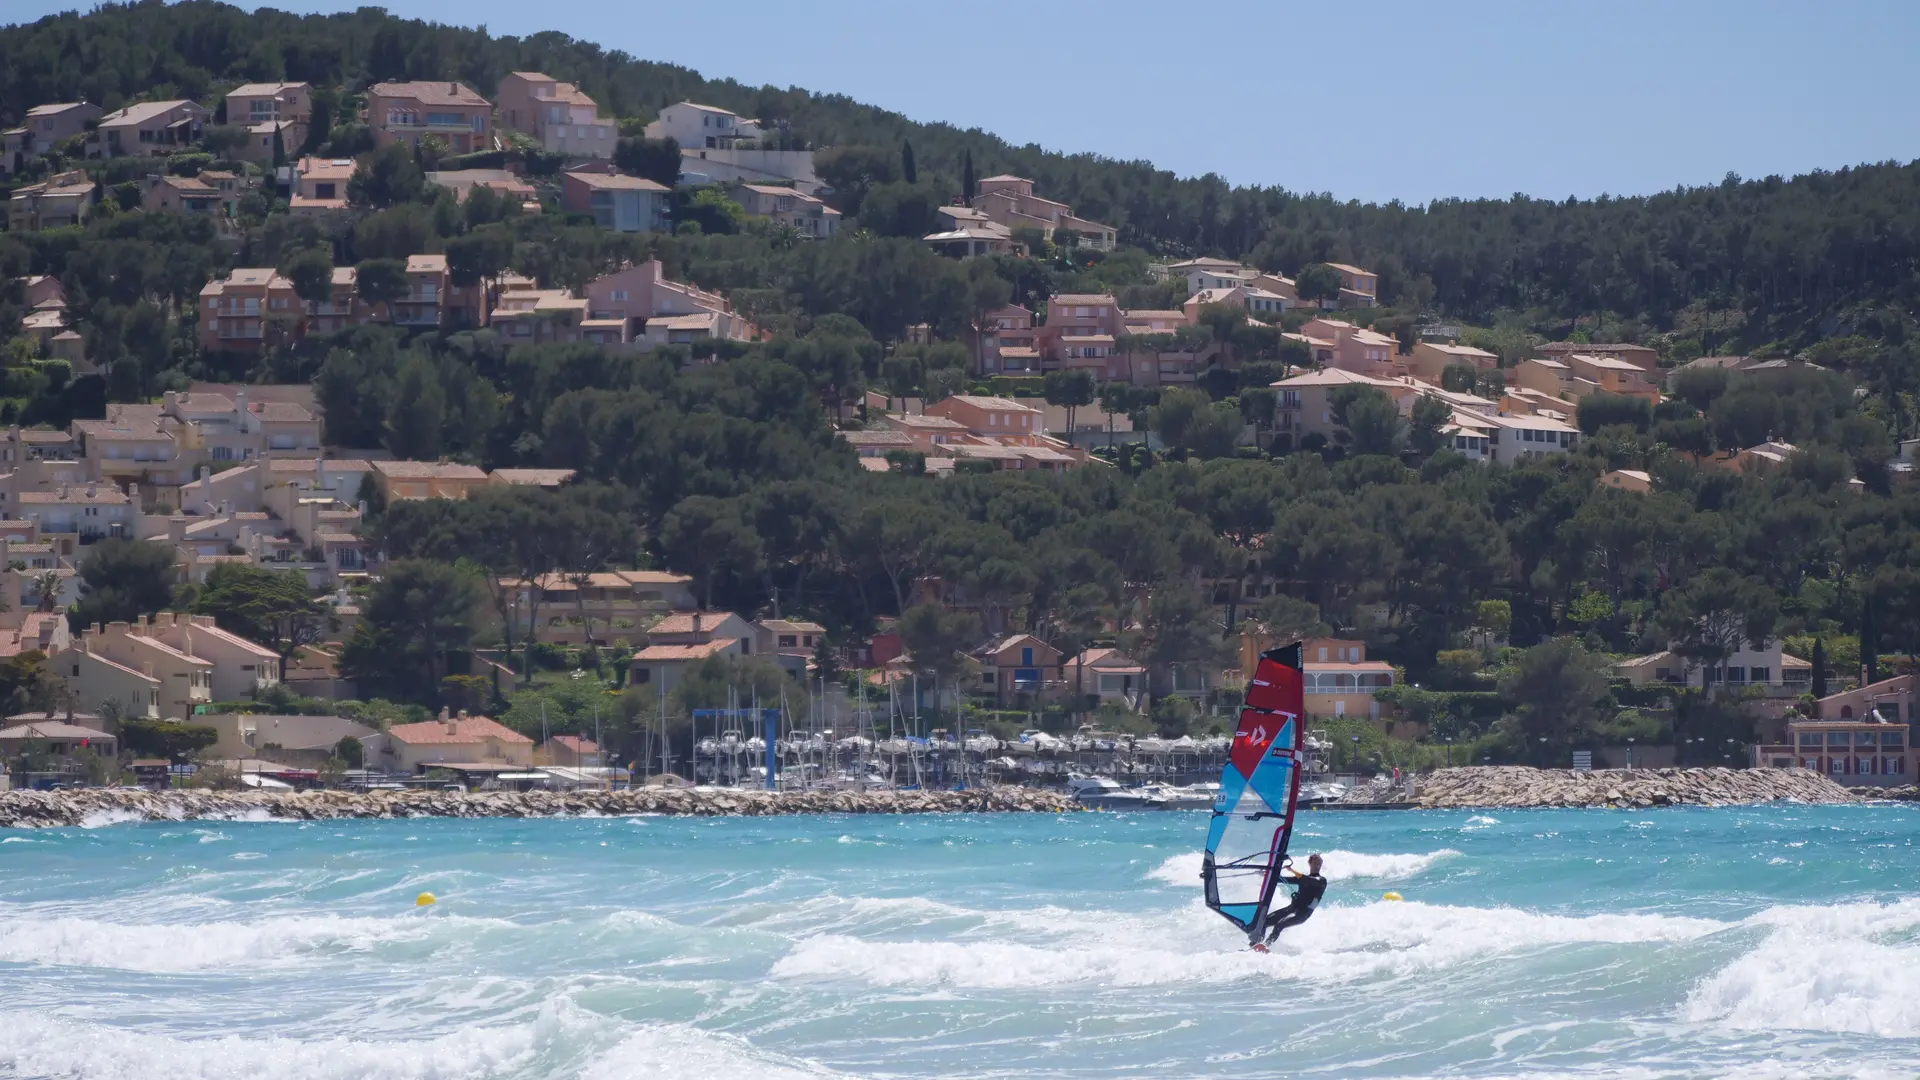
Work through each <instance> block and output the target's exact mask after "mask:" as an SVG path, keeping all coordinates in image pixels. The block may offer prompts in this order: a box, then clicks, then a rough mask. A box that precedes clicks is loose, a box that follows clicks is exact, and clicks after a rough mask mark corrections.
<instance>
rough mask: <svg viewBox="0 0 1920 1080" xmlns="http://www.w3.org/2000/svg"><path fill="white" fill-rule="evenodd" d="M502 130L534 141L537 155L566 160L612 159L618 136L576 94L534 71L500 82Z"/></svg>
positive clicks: (575, 90)
mask: <svg viewBox="0 0 1920 1080" xmlns="http://www.w3.org/2000/svg"><path fill="white" fill-rule="evenodd" d="M495 96H496V97H498V98H499V99H500V100H499V103H498V116H499V119H500V124H501V126H502V127H505V128H507V129H508V130H510V131H518V132H522V133H523V134H526V135H530V136H532V137H533V141H534V142H536V143H539V144H540V148H541V149H542V150H545V151H547V152H548V153H550V154H562V155H565V156H567V157H580V158H598V159H601V160H605V159H608V158H611V157H613V150H614V145H615V143H616V142H618V140H619V130H618V127H617V125H615V123H614V120H613V118H612V117H610V116H603V115H601V113H600V106H599V105H598V104H597V103H596V102H595V101H594V100H593V99H592V98H590V97H588V96H587V95H586V94H585V93H583V92H581V90H580V88H579V87H577V86H575V85H573V84H572V83H569V82H561V81H560V80H558V79H555V78H552V77H551V76H548V75H543V74H541V73H539V72H537V71H515V72H511V73H509V74H508V75H507V77H506V78H504V79H501V80H500V89H499V91H498V92H497V94H496V95H495Z"/></svg>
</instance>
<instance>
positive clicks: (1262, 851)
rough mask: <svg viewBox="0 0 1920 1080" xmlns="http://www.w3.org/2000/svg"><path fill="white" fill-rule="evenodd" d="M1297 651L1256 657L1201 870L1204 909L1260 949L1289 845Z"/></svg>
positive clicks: (1294, 795)
mask: <svg viewBox="0 0 1920 1080" xmlns="http://www.w3.org/2000/svg"><path fill="white" fill-rule="evenodd" d="M1305 694H1306V680H1305V679H1304V677H1303V676H1302V673H1301V663H1300V643H1299V642H1295V643H1294V644H1292V645H1287V646H1283V647H1281V648H1278V649H1270V650H1268V651H1267V652H1264V653H1261V654H1260V662H1259V663H1258V664H1257V665H1255V667H1254V670H1253V677H1252V678H1250V679H1248V680H1247V700H1246V703H1245V705H1244V706H1242V708H1241V710H1240V726H1239V727H1238V728H1237V729H1236V730H1235V731H1234V733H1233V745H1232V746H1231V747H1230V748H1229V749H1228V751H1227V764H1226V767H1225V768H1224V769H1222V770H1221V771H1220V796H1219V798H1217V799H1216V800H1214V804H1213V820H1212V822H1211V823H1210V824H1209V826H1208V828H1207V851H1206V855H1205V857H1204V858H1203V859H1202V860H1201V863H1200V877H1201V879H1202V880H1203V881H1204V882H1205V883H1206V888H1207V906H1208V907H1210V908H1212V909H1213V910H1215V911H1217V912H1219V913H1220V914H1221V915H1223V916H1225V917H1226V918H1227V920H1228V921H1230V922H1232V923H1233V924H1234V925H1235V926H1238V927H1239V928H1240V929H1242V930H1245V931H1246V932H1247V936H1248V937H1249V938H1250V939H1251V940H1254V941H1258V940H1259V938H1260V935H1261V934H1262V933H1263V932H1264V931H1265V930H1266V921H1267V912H1268V910H1269V909H1271V908H1272V906H1273V894H1274V890H1275V889H1277V888H1278V887H1279V885H1280V867H1281V866H1282V865H1283V864H1284V862H1285V860H1286V857H1287V842H1288V841H1289V840H1291V839H1292V838H1293V815H1294V808H1295V805H1296V804H1297V803H1298V802H1299V798H1300V767H1301V764H1302V750H1303V749H1304V747H1305V741H1306V730H1305V727H1306V724H1305V712H1306V704H1305Z"/></svg>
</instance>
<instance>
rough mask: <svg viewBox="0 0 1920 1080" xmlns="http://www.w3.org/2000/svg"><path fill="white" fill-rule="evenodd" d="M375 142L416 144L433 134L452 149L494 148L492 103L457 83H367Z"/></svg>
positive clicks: (369, 120)
mask: <svg viewBox="0 0 1920 1080" xmlns="http://www.w3.org/2000/svg"><path fill="white" fill-rule="evenodd" d="M367 126H368V127H370V128H372V129H373V139H374V143H375V145H378V146H390V145H392V144H394V143H402V144H404V145H406V146H410V147H411V146H418V145H420V140H421V139H423V138H426V137H427V136H430V135H431V136H435V137H437V138H439V139H441V140H442V141H443V142H445V144H446V146H447V149H448V150H449V151H451V152H452V153H455V154H470V153H473V152H474V151H476V150H491V149H493V148H494V147H493V103H492V102H490V101H488V100H487V99H486V98H483V97H481V96H480V95H479V94H476V93H474V92H473V91H472V90H469V89H467V88H466V87H465V86H462V85H460V84H459V83H457V82H383V83H375V84H373V85H372V86H369V87H367Z"/></svg>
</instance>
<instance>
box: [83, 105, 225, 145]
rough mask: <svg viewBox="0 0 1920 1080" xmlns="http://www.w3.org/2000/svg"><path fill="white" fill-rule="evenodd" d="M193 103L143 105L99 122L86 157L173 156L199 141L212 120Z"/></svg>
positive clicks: (115, 113) (89, 138) (122, 110)
mask: <svg viewBox="0 0 1920 1080" xmlns="http://www.w3.org/2000/svg"><path fill="white" fill-rule="evenodd" d="M212 115H213V114H212V113H209V112H208V111H207V110H206V109H203V108H201V107H200V105H199V104H197V103H195V102H192V101H146V102H141V103H139V104H137V105H129V106H127V107H126V108H124V109H120V110H117V111H115V112H110V113H108V114H106V115H105V116H102V117H101V118H100V121H99V123H98V124H97V125H96V126H95V127H94V129H93V133H92V134H91V135H89V136H88V142H87V156H89V157H121V156H125V155H147V154H173V153H178V152H179V151H180V148H181V147H184V146H186V145H187V144H189V143H194V142H198V141H200V133H201V129H202V128H204V127H205V126H206V124H207V122H208V120H209V119H210V118H211V117H212Z"/></svg>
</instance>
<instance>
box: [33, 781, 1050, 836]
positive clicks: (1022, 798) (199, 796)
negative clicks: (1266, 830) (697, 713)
mask: <svg viewBox="0 0 1920 1080" xmlns="http://www.w3.org/2000/svg"><path fill="white" fill-rule="evenodd" d="M1078 809H1080V807H1079V805H1078V804H1076V803H1075V802H1074V801H1073V800H1072V799H1070V798H1068V797H1067V796H1065V795H1062V794H1060V793H1058V792H1053V791H1041V790H1038V789H1035V788H1018V787H993V788H980V789H976V790H973V791H862V792H853V791H798V792H772V791H756V790H751V789H731V790H718V791H693V790H689V789H685V788H636V789H633V790H630V791H529V792H473V793H462V792H456V791H369V792H347V791H306V792H267V791H146V790H143V789H138V788H89V789H82V790H77V791H55V792H48V791H10V792H5V793H0V828H13V829H18V828H37V827H47V826H62V825H94V824H111V823H114V822H122V821H189V820H200V819H217V820H246V819H251V818H260V819H275V820H286V821H334V820H341V819H350V818H421V817H458V818H531V817H579V816H591V815H602V816H609V817H611V816H616V815H621V814H678V815H688V816H719V815H740V816H745V817H766V816H773V815H779V814H954V813H980V812H1001V811H1012V812H1025V813H1059V812H1062V811H1067V810H1078Z"/></svg>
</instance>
